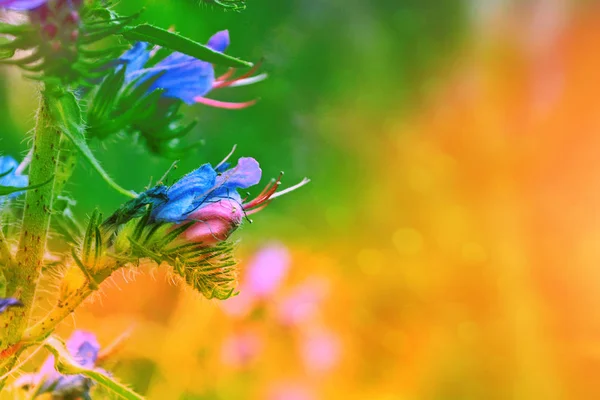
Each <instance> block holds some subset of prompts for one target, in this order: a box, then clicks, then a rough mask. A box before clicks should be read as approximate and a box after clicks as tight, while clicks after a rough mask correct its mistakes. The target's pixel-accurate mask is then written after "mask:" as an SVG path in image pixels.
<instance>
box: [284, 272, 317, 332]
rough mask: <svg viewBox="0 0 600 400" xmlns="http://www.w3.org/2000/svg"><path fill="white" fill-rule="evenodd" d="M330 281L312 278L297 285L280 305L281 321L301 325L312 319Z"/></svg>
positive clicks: (285, 323) (286, 323)
mask: <svg viewBox="0 0 600 400" xmlns="http://www.w3.org/2000/svg"><path fill="white" fill-rule="evenodd" d="M328 286H329V284H328V282H327V281H325V280H324V279H320V278H312V279H310V280H307V281H306V282H304V283H303V284H301V285H299V286H297V287H296V288H295V289H294V291H293V292H292V293H291V294H290V295H289V296H288V297H287V298H285V299H284V300H283V301H282V302H281V303H280V304H279V306H278V317H279V321H280V322H281V323H282V324H284V325H299V324H302V323H305V322H307V321H309V320H311V319H312V318H313V317H314V316H315V315H316V314H317V312H318V310H319V305H320V303H321V302H322V301H323V298H324V297H325V296H326V294H327V291H328Z"/></svg>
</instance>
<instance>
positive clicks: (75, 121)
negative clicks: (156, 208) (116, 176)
mask: <svg viewBox="0 0 600 400" xmlns="http://www.w3.org/2000/svg"><path fill="white" fill-rule="evenodd" d="M48 107H49V109H50V114H51V115H52V118H53V119H54V121H55V122H56V124H57V126H58V128H59V129H60V130H61V131H62V133H64V134H65V135H66V136H67V137H68V138H69V139H70V140H71V141H72V142H73V144H74V145H75V147H76V148H77V150H79V152H80V153H81V154H82V155H83V157H84V158H85V159H86V160H87V161H88V162H89V163H90V164H91V165H92V167H93V168H94V169H95V170H96V171H97V172H98V173H99V174H100V176H101V177H102V178H103V179H104V180H105V181H106V183H108V185H109V186H110V187H112V188H113V189H115V190H116V191H117V192H119V193H121V194H123V195H125V196H128V197H131V198H135V197H136V194H135V193H134V192H132V191H130V190H127V189H124V188H122V187H121V186H119V185H118V184H117V183H116V182H115V181H114V180H113V179H112V178H111V177H110V176H109V175H108V173H106V171H105V170H104V169H103V168H102V166H101V165H100V162H98V160H97V159H96V157H95V156H94V153H92V150H91V149H90V148H89V146H88V145H87V142H86V140H85V134H84V132H85V129H84V127H83V121H82V119H81V110H80V108H79V104H78V103H77V100H76V99H75V96H74V95H73V93H70V92H66V93H64V94H60V95H58V96H48Z"/></svg>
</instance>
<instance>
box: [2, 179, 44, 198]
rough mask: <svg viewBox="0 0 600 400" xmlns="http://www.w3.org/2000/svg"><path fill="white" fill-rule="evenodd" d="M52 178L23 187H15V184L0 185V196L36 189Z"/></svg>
mask: <svg viewBox="0 0 600 400" xmlns="http://www.w3.org/2000/svg"><path fill="white" fill-rule="evenodd" d="M52 179H54V177H52V178H50V179H48V180H47V181H46V182H42V183H38V184H37V185H30V186H25V187H16V186H0V196H7V195H9V194H13V193H16V192H23V191H26V190H31V189H37V188H39V187H41V186H44V185H47V184H48V183H50V182H51V181H52Z"/></svg>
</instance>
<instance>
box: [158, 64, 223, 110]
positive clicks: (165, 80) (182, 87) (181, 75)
mask: <svg viewBox="0 0 600 400" xmlns="http://www.w3.org/2000/svg"><path fill="white" fill-rule="evenodd" d="M147 71H148V72H149V73H150V76H154V75H156V74H158V73H161V72H163V71H164V72H163V73H162V75H161V76H160V77H159V78H158V79H157V80H156V81H155V82H154V83H153V84H152V86H151V88H150V90H155V89H164V93H163V96H165V97H171V98H177V99H180V100H182V101H183V102H184V103H187V104H194V103H195V102H196V100H195V99H196V97H202V96H204V95H206V94H207V93H208V92H210V91H211V90H212V85H213V83H214V81H215V70H214V68H213V66H212V64H210V63H208V62H206V61H201V60H197V59H195V58H194V57H190V56H188V55H185V54H182V53H173V54H171V55H170V56H169V57H167V58H165V59H164V60H162V61H161V62H159V63H158V64H156V66H155V67H154V68H151V69H148V70H147Z"/></svg>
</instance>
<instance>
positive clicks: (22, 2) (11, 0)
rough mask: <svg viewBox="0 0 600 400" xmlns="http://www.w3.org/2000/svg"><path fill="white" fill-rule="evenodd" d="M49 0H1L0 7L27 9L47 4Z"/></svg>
mask: <svg viewBox="0 0 600 400" xmlns="http://www.w3.org/2000/svg"><path fill="white" fill-rule="evenodd" d="M47 2H48V0H0V8H6V9H9V10H15V11H27V10H33V9H34V8H38V7H40V6H42V5H44V4H46V3H47Z"/></svg>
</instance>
